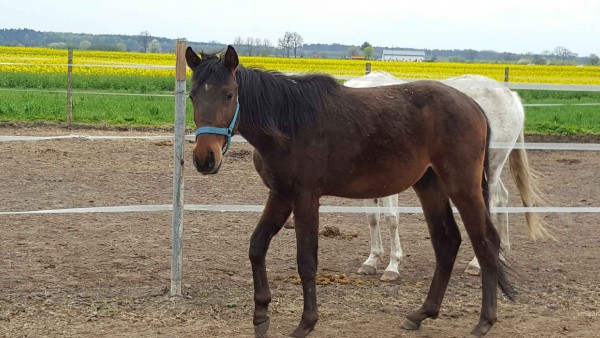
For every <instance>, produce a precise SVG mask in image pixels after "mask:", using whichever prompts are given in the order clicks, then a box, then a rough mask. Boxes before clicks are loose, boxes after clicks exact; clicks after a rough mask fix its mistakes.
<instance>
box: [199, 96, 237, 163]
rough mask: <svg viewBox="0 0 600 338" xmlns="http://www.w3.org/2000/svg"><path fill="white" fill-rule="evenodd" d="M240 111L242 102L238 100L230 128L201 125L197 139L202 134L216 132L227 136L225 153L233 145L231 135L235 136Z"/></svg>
mask: <svg viewBox="0 0 600 338" xmlns="http://www.w3.org/2000/svg"><path fill="white" fill-rule="evenodd" d="M239 112H240V103H239V102H238V103H237V105H236V107H235V114H233V119H232V120H231V123H230V124H229V127H228V128H217V127H208V126H207V127H200V128H198V129H196V139H198V136H200V134H216V135H223V136H226V137H227V146H225V150H223V155H225V153H226V152H227V150H229V146H230V145H231V137H232V136H233V129H234V128H235V123H236V122H237V119H238V115H239Z"/></svg>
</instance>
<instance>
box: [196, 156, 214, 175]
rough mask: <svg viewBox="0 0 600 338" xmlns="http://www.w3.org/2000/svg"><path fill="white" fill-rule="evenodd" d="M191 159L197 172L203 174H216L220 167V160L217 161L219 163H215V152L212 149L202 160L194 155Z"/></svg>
mask: <svg viewBox="0 0 600 338" xmlns="http://www.w3.org/2000/svg"><path fill="white" fill-rule="evenodd" d="M193 159H194V160H193V162H194V166H195V167H196V170H198V172H199V173H201V174H203V175H210V174H216V173H218V172H219V169H220V168H221V161H219V163H216V160H215V153H213V152H212V151H209V152H208V155H207V156H206V158H205V159H204V160H200V159H198V158H197V157H196V155H194V156H193Z"/></svg>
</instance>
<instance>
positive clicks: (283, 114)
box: [186, 46, 514, 337]
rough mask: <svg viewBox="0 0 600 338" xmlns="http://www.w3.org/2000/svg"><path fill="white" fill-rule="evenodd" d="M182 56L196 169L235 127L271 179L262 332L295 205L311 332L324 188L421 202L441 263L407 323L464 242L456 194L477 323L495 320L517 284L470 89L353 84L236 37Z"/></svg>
mask: <svg viewBox="0 0 600 338" xmlns="http://www.w3.org/2000/svg"><path fill="white" fill-rule="evenodd" d="M186 60H187V64H188V66H189V67H190V68H191V69H192V70H193V79H192V87H191V90H190V98H191V99H192V102H193V105H194V121H195V123H196V127H197V128H198V129H197V131H196V135H197V138H196V145H195V147H194V154H193V155H194V156H193V159H194V164H195V166H196V168H197V170H198V171H199V172H201V173H203V174H215V173H217V172H218V171H219V168H220V166H221V163H222V158H223V157H222V155H223V154H224V152H225V151H227V149H228V148H229V142H230V139H231V135H232V134H234V133H236V132H239V134H241V135H242V136H243V137H245V138H246V139H247V140H248V142H249V143H250V144H252V146H254V148H255V152H254V166H255V168H256V170H257V171H258V173H259V175H260V177H261V178H262V180H263V182H264V184H265V185H266V186H267V187H268V188H269V197H268V199H267V202H266V205H265V209H264V211H263V214H262V216H261V218H260V221H259V222H258V224H257V226H256V229H255V230H254V233H253V234H252V238H251V240H250V252H249V256H250V261H251V263H252V274H253V278H254V302H255V308H254V320H253V322H254V329H255V335H256V336H257V337H261V336H264V335H265V334H266V332H267V329H268V326H269V317H268V314H267V312H268V306H269V303H270V302H271V292H270V290H269V284H268V281H267V273H266V266H265V256H266V253H267V250H268V247H269V243H270V242H271V239H272V238H273V236H275V234H277V232H278V231H279V230H280V229H281V227H282V226H283V224H284V222H285V221H286V220H287V218H288V216H289V215H290V213H291V212H292V211H293V212H294V215H295V225H296V226H295V231H296V241H297V264H298V272H299V275H300V278H301V281H302V291H303V295H304V309H303V312H302V318H301V320H300V323H299V325H298V327H297V328H296V329H295V330H294V332H292V336H293V337H304V336H306V335H307V334H308V333H309V332H311V331H312V330H313V328H314V327H315V324H316V322H317V319H318V313H317V297H316V281H315V277H316V273H317V247H318V227H319V199H320V197H321V196H323V195H331V196H340V197H347V198H362V199H366V198H376V197H382V196H388V195H391V194H395V193H398V192H400V191H403V190H405V189H407V188H409V187H412V188H413V189H414V190H415V191H416V193H417V195H418V197H419V200H420V202H421V205H422V207H423V211H424V213H425V218H426V220H427V225H428V228H429V232H430V235H431V241H432V244H433V248H434V251H435V257H436V268H435V272H434V275H433V279H432V282H431V286H430V289H429V293H428V295H427V298H426V299H425V302H424V304H423V305H422V306H421V307H420V308H419V309H418V310H416V311H415V312H413V313H411V314H409V315H408V316H407V318H406V319H405V321H404V323H403V327H404V328H406V329H411V330H412V329H417V328H419V326H420V325H421V322H422V321H423V320H424V319H426V318H436V317H437V316H438V313H439V310H440V306H441V302H442V298H443V297H444V293H445V291H446V287H447V285H448V282H449V279H450V274H451V272H452V268H453V266H454V261H455V259H456V255H457V252H458V249H459V247H460V243H461V235H460V231H459V229H458V227H457V224H456V222H455V220H454V216H453V214H452V209H451V206H450V200H452V202H453V203H454V204H455V205H456V207H457V208H458V211H459V213H460V216H461V217H462V220H463V223H464V226H465V228H466V230H467V233H468V235H469V238H470V240H471V243H472V244H473V249H474V251H475V255H476V256H477V259H478V260H479V262H480V264H481V275H482V294H483V299H482V305H481V314H480V319H479V322H478V324H477V325H476V326H475V328H474V329H473V331H472V333H473V334H474V335H476V336H482V335H484V334H486V333H487V332H488V331H489V329H490V328H491V327H492V325H493V324H494V323H495V322H496V307H497V289H496V286H497V285H499V286H500V287H501V289H502V291H504V293H505V294H506V295H507V296H508V297H509V298H511V299H512V297H513V295H514V290H513V289H512V286H511V285H510V283H509V281H508V280H507V277H506V274H505V273H504V265H503V263H502V262H501V261H500V260H499V259H498V257H499V251H500V249H499V248H500V238H499V236H498V233H497V232H496V229H495V227H494V226H493V224H492V222H491V220H490V216H489V211H488V186H487V181H486V172H487V167H488V147H489V138H490V128H489V125H488V121H487V118H486V116H485V114H484V113H483V111H482V110H481V108H480V107H479V106H478V105H477V104H476V103H475V102H474V101H473V100H472V99H470V98H469V97H467V96H466V95H464V94H462V93H461V92H459V91H458V90H456V89H453V88H451V87H448V86H446V85H444V84H441V83H439V82H433V81H419V82H413V83H408V84H402V85H395V86H388V87H379V88H364V89H357V88H348V87H344V86H342V85H340V84H338V83H337V82H336V81H335V79H333V78H332V77H330V76H326V75H316V74H311V75H305V76H286V75H283V74H280V73H276V72H267V71H263V70H258V69H249V68H244V67H243V66H240V64H239V60H238V56H237V53H236V52H235V50H234V49H233V48H232V47H231V46H228V48H227V51H226V52H225V53H224V55H221V56H217V55H214V54H202V53H201V54H200V56H198V55H197V54H196V53H195V52H194V51H193V50H192V49H191V48H188V49H187V52H186ZM238 116H239V118H238Z"/></svg>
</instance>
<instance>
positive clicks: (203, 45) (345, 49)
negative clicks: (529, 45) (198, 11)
mask: <svg viewBox="0 0 600 338" xmlns="http://www.w3.org/2000/svg"><path fill="white" fill-rule="evenodd" d="M0 45H3V46H28V47H51V48H74V49H88V50H107V51H134V52H155V53H160V52H162V53H173V52H174V51H175V40H174V39H168V38H163V37H157V36H153V35H152V34H151V33H150V32H149V31H142V32H140V33H139V34H138V35H107V34H84V33H59V32H40V31H35V30H31V29H0ZM188 45H190V46H191V47H192V48H194V49H196V50H204V51H219V50H223V49H224V48H225V47H226V44H223V43H220V42H217V41H208V42H193V41H189V42H188ZM232 45H233V46H234V47H235V48H236V50H238V52H239V53H240V54H241V55H252V56H277V57H295V58H300V57H302V58H312V57H314V56H316V57H319V58H336V59H340V58H351V57H356V56H364V57H365V59H379V58H381V54H382V52H383V50H384V49H391V48H388V47H377V46H372V45H371V44H370V43H369V42H367V41H365V42H364V43H363V44H361V45H344V44H338V43H332V44H319V43H313V44H306V43H304V39H303V38H302V36H301V35H300V34H299V33H297V32H289V31H287V32H285V33H284V35H283V36H282V37H281V38H279V39H278V40H277V41H276V42H272V41H270V40H269V39H267V38H255V37H246V38H242V37H241V36H237V37H236V38H235V39H234V41H233V42H232ZM403 49H405V50H416V49H410V48H403ZM422 50H423V51H424V52H425V55H426V57H427V59H428V60H429V61H453V62H480V61H483V62H506V63H527V64H592V65H598V64H599V63H600V59H599V58H598V56H597V55H595V54H591V55H589V56H579V55H577V54H576V53H573V52H571V51H570V50H569V49H567V48H565V47H562V46H559V47H556V48H554V49H551V50H544V51H542V52H540V53H525V54H519V53H510V52H496V51H487V50H483V51H477V50H473V49H452V50H448V49H444V50H443V49H422Z"/></svg>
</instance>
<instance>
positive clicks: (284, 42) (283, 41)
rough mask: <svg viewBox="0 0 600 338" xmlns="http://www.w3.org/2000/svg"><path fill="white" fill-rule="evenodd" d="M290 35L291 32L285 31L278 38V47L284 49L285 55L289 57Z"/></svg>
mask: <svg viewBox="0 0 600 338" xmlns="http://www.w3.org/2000/svg"><path fill="white" fill-rule="evenodd" d="M292 35H293V33H292V32H285V34H284V35H283V37H282V38H279V40H278V43H279V47H281V48H283V49H284V50H285V51H286V53H287V57H290V48H292Z"/></svg>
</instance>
